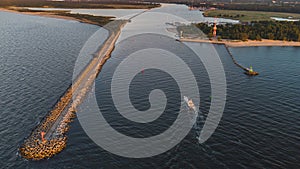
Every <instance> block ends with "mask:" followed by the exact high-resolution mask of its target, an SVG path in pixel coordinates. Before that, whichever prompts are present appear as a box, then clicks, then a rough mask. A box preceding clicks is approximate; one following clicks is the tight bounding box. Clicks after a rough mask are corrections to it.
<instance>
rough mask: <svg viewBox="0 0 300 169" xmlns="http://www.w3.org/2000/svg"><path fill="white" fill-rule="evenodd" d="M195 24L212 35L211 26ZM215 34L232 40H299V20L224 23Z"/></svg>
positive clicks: (209, 35)
mask: <svg viewBox="0 0 300 169" xmlns="http://www.w3.org/2000/svg"><path fill="white" fill-rule="evenodd" d="M196 26H197V27H198V28H199V29H201V30H202V31H203V32H204V33H205V34H207V35H208V37H210V38H211V37H212V32H213V27H212V26H208V25H207V24H206V23H199V24H196ZM217 36H220V37H222V38H223V39H232V40H242V41H246V40H248V39H250V40H261V39H270V40H285V41H300V22H275V21H259V22H251V24H247V25H242V24H226V25H219V26H218V30H217Z"/></svg>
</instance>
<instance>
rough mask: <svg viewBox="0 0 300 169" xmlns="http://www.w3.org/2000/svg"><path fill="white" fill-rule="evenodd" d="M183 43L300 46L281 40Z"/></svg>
mask: <svg viewBox="0 0 300 169" xmlns="http://www.w3.org/2000/svg"><path fill="white" fill-rule="evenodd" d="M180 41H182V42H200V43H212V44H224V45H226V46H228V47H248V46H300V42H288V41H280V40H268V39H263V40H261V41H255V40H248V41H246V42H243V41H233V40H222V41H211V40H208V39H184V38H183V39H180Z"/></svg>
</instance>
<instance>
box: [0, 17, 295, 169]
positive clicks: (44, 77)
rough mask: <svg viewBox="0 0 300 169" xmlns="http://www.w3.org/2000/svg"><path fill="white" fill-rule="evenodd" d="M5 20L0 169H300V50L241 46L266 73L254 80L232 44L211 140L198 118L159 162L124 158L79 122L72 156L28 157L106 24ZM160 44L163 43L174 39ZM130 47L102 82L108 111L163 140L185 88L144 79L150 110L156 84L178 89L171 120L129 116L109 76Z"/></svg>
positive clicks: (205, 100) (205, 104) (248, 61)
mask: <svg viewBox="0 0 300 169" xmlns="http://www.w3.org/2000/svg"><path fill="white" fill-rule="evenodd" d="M0 15H1V17H0V20H1V22H0V23H1V25H0V26H1V29H0V32H1V39H0V46H1V48H0V68H1V69H0V71H1V73H0V76H1V82H0V101H1V104H0V113H1V114H0V120H1V123H0V125H1V132H0V136H1V142H0V150H1V152H2V154H1V156H0V165H1V166H3V168H247V167H248V168H299V167H300V166H299V163H298V161H299V159H300V154H299V152H298V150H299V149H300V146H299V141H300V134H299V132H298V131H299V130H300V122H299V120H298V119H299V118H300V110H299V106H300V98H299V95H300V87H299V83H300V78H299V70H300V48H295V47H248V48H231V49H230V50H231V51H232V53H233V55H234V56H235V57H236V59H237V61H238V62H240V63H241V64H242V65H245V66H250V65H252V66H253V67H254V69H255V70H256V71H258V72H259V73H260V75H259V76H256V77H248V76H246V75H244V74H243V72H242V70H241V69H240V68H238V67H236V66H235V65H234V64H233V63H232V60H231V58H230V57H229V55H228V53H227V52H226V50H225V48H224V46H215V48H216V50H217V51H218V53H219V55H220V58H221V61H222V63H223V66H224V69H225V72H226V78H227V85H228V89H227V94H228V95H227V102H226V108H225V111H224V114H223V117H222V120H221V122H220V124H219V126H218V128H217V130H216V131H215V133H214V134H213V135H212V137H211V138H210V139H209V140H208V141H207V142H205V143H204V144H199V143H198V140H197V136H198V134H199V130H200V129H201V127H202V125H203V121H201V119H198V122H197V124H198V126H197V127H195V128H193V129H192V130H191V132H190V133H189V135H187V136H186V138H185V139H184V140H183V141H182V142H181V143H180V144H178V145H177V146H175V147H174V148H173V149H171V150H170V151H168V152H166V153H164V154H161V155H158V156H155V157H151V158H144V159H130V158H124V157H119V156H117V155H114V154H111V153H109V152H107V151H105V150H103V149H102V148H101V147H98V146H97V145H96V144H94V143H93V141H91V140H90V139H89V137H88V136H87V135H86V134H85V132H84V131H83V129H82V128H81V126H80V123H79V122H78V120H77V119H75V121H74V123H72V124H71V130H70V132H69V133H68V138H69V139H68V145H67V148H66V149H65V150H64V151H63V152H61V153H60V154H58V155H56V156H55V157H53V158H51V159H49V160H42V161H38V162H32V161H26V160H24V159H22V158H21V157H18V156H17V155H16V153H17V147H18V145H19V144H20V143H21V142H22V140H23V138H24V137H26V136H28V134H29V133H30V131H31V129H32V128H33V127H34V126H35V125H36V124H37V123H38V121H39V120H40V119H41V118H42V117H43V116H44V115H45V114H46V113H47V112H48V111H49V110H51V108H52V106H53V105H54V104H55V102H56V101H57V99H59V97H60V96H61V95H62V94H63V93H64V91H65V90H66V89H67V87H68V85H69V84H70V83H71V79H72V71H73V65H74V62H75V60H76V58H77V56H78V54H79V52H80V48H81V47H82V46H83V44H84V42H85V41H86V40H87V39H88V37H89V36H91V35H92V34H93V33H94V32H95V31H96V30H97V29H98V27H96V26H92V25H86V24H81V23H78V22H74V21H64V20H59V19H49V18H42V17H35V16H24V15H19V14H10V13H3V12H1V13H0ZM137 21H138V18H137ZM134 23H135V21H133V23H132V24H134ZM136 24H138V23H137V22H136ZM132 28H133V27H132ZM158 30H159V29H158ZM130 31H134V30H133V29H131V28H130V26H128V27H125V28H124V32H122V36H121V39H125V37H126V36H129V35H131V33H130ZM167 34H168V35H169V33H167ZM170 36H172V35H170ZM150 40H151V39H150ZM176 43H179V42H176ZM138 45H143V44H142V43H140V44H138ZM156 45H157V46H161V47H163V46H165V45H166V43H163V42H161V44H160V43H159V44H156ZM187 45H189V44H187ZM197 46H198V48H199V49H203V50H206V49H207V47H208V46H207V45H205V44H197ZM141 47H142V46H141ZM127 50H128V49H126V48H116V49H115V51H114V52H113V54H112V57H111V59H110V60H108V62H107V63H106V64H105V65H104V67H103V70H102V71H101V73H100V75H99V77H98V78H97V80H96V95H97V101H98V104H99V107H100V108H101V109H102V110H104V115H105V118H106V119H107V121H109V122H110V124H111V125H112V126H113V127H114V128H115V129H116V130H117V131H119V132H122V133H124V134H127V135H132V136H135V137H147V136H151V135H156V134H158V133H160V132H162V131H164V130H166V129H167V127H168V125H170V124H172V122H173V121H174V119H175V118H176V112H177V111H178V106H179V105H180V104H181V103H180V99H179V98H178V97H179V94H178V90H177V86H176V85H175V84H174V81H173V79H172V78H171V77H170V76H168V75H167V74H165V73H163V72H161V71H156V70H145V71H144V73H140V74H138V75H137V76H136V78H135V80H134V81H133V83H132V85H131V95H132V96H131V97H132V98H133V103H134V105H135V106H136V107H137V108H138V109H141V110H143V109H147V108H148V107H149V103H148V102H147V99H148V97H149V95H148V94H149V93H148V91H149V90H150V89H151V88H153V84H156V85H155V87H157V88H160V89H163V90H164V91H165V92H166V93H168V105H167V109H166V114H165V116H163V117H162V118H161V119H158V121H156V122H155V123H152V124H149V125H145V126H144V125H138V124H134V123H132V122H130V121H128V120H126V119H124V118H122V116H120V115H118V113H117V111H116V110H115V108H114V107H113V106H112V103H111V100H110V90H109V89H110V80H111V76H109V75H110V73H112V72H113V70H114V69H115V67H116V65H117V64H118V63H119V61H120V59H122V57H126V56H123V55H122V53H124V51H127ZM177 50H180V49H177ZM186 58H187V60H186V61H187V62H188V63H189V66H190V68H191V69H192V70H193V72H196V73H195V77H196V78H197V82H198V84H199V86H200V88H199V90H200V94H201V106H200V110H201V112H202V113H203V117H204V119H205V118H206V116H207V113H208V110H209V106H210V99H211V98H210V95H211V94H210V84H209V79H208V76H207V73H206V71H205V68H204V66H203V64H202V63H201V62H198V61H197V60H192V59H190V58H189V56H186ZM179 73H180V72H179ZM182 76H184V75H182ZM186 84H187V85H188V84H189V82H188V81H187V82H186ZM118 143H119V144H122V142H118Z"/></svg>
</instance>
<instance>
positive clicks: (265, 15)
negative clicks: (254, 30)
mask: <svg viewBox="0 0 300 169" xmlns="http://www.w3.org/2000/svg"><path fill="white" fill-rule="evenodd" d="M203 15H204V16H208V17H218V18H227V19H236V20H240V21H241V22H251V21H270V20H272V19H271V18H270V17H279V18H288V17H293V18H294V19H300V14H295V13H280V12H258V11H236V10H211V11H205V13H204V14H203Z"/></svg>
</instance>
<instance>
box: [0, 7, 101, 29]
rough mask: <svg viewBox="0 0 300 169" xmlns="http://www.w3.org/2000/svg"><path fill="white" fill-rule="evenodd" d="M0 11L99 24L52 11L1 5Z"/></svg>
mask: <svg viewBox="0 0 300 169" xmlns="http://www.w3.org/2000/svg"><path fill="white" fill-rule="evenodd" d="M0 12H11V13H17V14H24V15H32V16H41V17H47V18H55V19H64V20H72V21H77V22H81V23H86V24H91V25H97V26H100V25H99V24H97V23H96V22H92V21H89V20H87V19H78V18H75V17H71V16H63V15H58V14H56V13H53V12H20V11H17V10H13V9H7V8H1V7H0Z"/></svg>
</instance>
